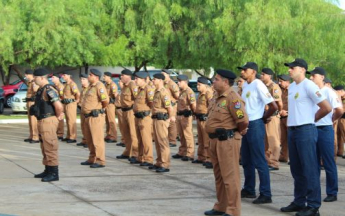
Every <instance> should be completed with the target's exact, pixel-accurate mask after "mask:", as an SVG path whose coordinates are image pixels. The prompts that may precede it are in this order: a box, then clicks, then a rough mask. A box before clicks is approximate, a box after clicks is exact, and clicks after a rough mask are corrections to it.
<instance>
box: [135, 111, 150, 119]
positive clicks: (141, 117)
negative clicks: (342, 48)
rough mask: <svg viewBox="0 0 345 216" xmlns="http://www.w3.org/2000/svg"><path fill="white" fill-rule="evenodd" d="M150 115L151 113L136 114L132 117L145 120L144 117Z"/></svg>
mask: <svg viewBox="0 0 345 216" xmlns="http://www.w3.org/2000/svg"><path fill="white" fill-rule="evenodd" d="M150 113H151V112H150V111H143V112H136V113H134V116H135V117H136V118H140V119H143V118H145V117H146V116H149V115H150Z"/></svg>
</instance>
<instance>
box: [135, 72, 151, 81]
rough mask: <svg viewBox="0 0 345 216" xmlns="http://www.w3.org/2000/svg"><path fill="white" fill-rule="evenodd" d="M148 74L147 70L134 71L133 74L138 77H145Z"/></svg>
mask: <svg viewBox="0 0 345 216" xmlns="http://www.w3.org/2000/svg"><path fill="white" fill-rule="evenodd" d="M148 75H149V74H148V73H147V72H144V71H139V72H136V73H135V75H134V76H136V77H139V78H141V79H146V77H148Z"/></svg>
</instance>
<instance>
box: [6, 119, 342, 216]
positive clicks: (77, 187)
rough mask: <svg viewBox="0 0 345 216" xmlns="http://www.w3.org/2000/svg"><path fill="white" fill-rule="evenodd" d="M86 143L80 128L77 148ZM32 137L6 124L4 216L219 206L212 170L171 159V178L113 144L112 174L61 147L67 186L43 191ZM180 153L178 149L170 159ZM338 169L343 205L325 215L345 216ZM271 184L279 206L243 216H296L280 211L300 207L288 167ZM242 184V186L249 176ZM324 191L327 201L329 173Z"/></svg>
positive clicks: (177, 211) (245, 208) (175, 211)
mask: <svg viewBox="0 0 345 216" xmlns="http://www.w3.org/2000/svg"><path fill="white" fill-rule="evenodd" d="M80 135H81V132H80V127H79V125H78V141H80V140H81V139H80ZM27 136H28V125H27V124H0V170H1V171H0V195H1V196H0V203H1V204H0V215H35V216H36V215H49V216H53V215H83V216H87V215H99V216H101V215H114V216H115V215H121V216H122V215H130V216H132V215H133V216H136V215H139V216H141V215H143V216H146V215H148V216H149V215H150V216H154V215H169V216H170V215H171V216H173V215H188V216H189V215H190V216H194V215H195V216H197V215H203V212H204V211H205V210H209V209H211V208H212V207H213V204H214V202H215V201H216V197H215V185H214V176H213V172H212V170H210V169H205V168H204V167H203V166H202V165H200V164H198V165H196V164H192V163H190V162H183V161H181V160H176V159H171V162H172V163H171V168H170V172H169V173H164V174H157V173H155V172H152V171H150V170H148V169H147V168H143V167H140V166H139V165H130V163H129V162H128V161H127V160H117V159H116V155H120V154H121V153H122V151H123V148H122V147H119V146H116V145H115V143H114V144H106V160H107V164H106V167H105V168H102V169H91V168H89V167H88V166H81V165H80V162H82V161H85V160H86V159H87V157H88V150H87V149H85V148H83V147H77V146H76V145H75V144H67V143H64V142H60V143H59V144H60V148H59V157H60V166H59V169H60V181H56V182H51V183H42V182H41V181H40V179H35V178H33V175H34V174H37V173H40V172H41V171H43V168H44V167H43V165H42V163H41V159H42V155H41V150H40V146H39V144H28V143H25V142H23V140H24V139H25V138H27ZM196 147H197V146H196ZM177 150H178V149H177V148H171V154H175V153H176V152H177ZM337 164H338V171H339V172H338V175H339V195H338V201H337V202H333V203H324V202H323V203H322V206H321V209H320V212H321V215H327V216H331V215H334V216H340V215H345V192H344V191H345V159H342V158H339V157H338V160H337ZM270 177H271V187H272V194H273V197H272V198H273V203H272V204H264V205H254V204H252V203H251V202H252V200H253V199H242V215H243V216H249V215H250V216H252V215H254V216H256V215H259V216H261V215H269V216H279V215H294V213H282V212H280V211H279V209H280V208H281V207H283V206H286V205H288V204H289V203H290V202H291V201H292V200H293V179H292V177H291V174H290V169H289V166H288V165H287V164H286V163H282V164H281V166H280V170H278V171H272V172H271V174H270ZM241 178H242V184H243V172H242V168H241ZM257 180H258V178H257ZM321 184H322V198H324V197H325V173H324V171H322V176H321ZM257 187H258V183H257ZM257 193H258V192H257Z"/></svg>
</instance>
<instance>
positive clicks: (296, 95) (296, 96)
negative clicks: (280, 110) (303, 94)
mask: <svg viewBox="0 0 345 216" xmlns="http://www.w3.org/2000/svg"><path fill="white" fill-rule="evenodd" d="M298 97H299V93H298V92H297V93H296V94H295V97H294V98H295V100H296V99H297V98H298Z"/></svg>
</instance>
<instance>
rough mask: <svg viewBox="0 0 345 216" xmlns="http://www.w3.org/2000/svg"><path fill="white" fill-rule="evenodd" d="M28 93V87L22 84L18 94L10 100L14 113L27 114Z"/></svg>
mask: <svg viewBox="0 0 345 216" xmlns="http://www.w3.org/2000/svg"><path fill="white" fill-rule="evenodd" d="M27 91H28V86H27V85H26V84H25V83H22V84H21V85H20V87H19V89H18V92H17V93H16V94H15V95H14V96H13V98H12V106H11V108H12V111H13V112H14V113H16V112H27V108H26V102H25V98H26V92H27Z"/></svg>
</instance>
